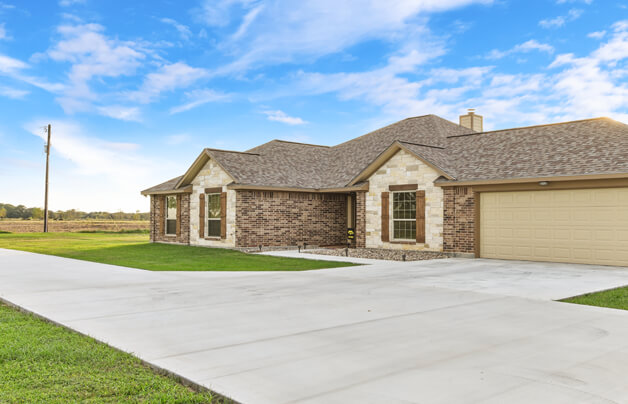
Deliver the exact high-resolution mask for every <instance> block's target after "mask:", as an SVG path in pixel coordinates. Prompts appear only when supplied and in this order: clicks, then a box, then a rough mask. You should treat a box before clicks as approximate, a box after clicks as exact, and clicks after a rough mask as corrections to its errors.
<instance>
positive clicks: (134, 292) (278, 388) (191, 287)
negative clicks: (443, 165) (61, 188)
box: [0, 250, 628, 404]
mask: <svg viewBox="0 0 628 404" xmlns="http://www.w3.org/2000/svg"><path fill="white" fill-rule="evenodd" d="M626 284H628V269H626V268H623V269H622V268H611V267H593V266H578V265H563V264H545V263H543V264H542V263H523V262H509V261H490V260H435V261H423V262H407V263H387V264H375V265H370V266H363V267H353V268H339V269H328V270H318V271H308V272H292V273H290V272H259V273H255V272H223V273H221V272H198V273H194V272H187V273H186V272H150V271H142V270H135V269H129V268H121V267H115V266H109V265H103V264H95V263H88V262H83V261H76V260H69V259H64V258H59V257H51V256H43V255H37V254H30V253H24V252H18V251H10V250H0V297H2V298H3V299H6V300H8V301H11V302H13V303H15V304H17V305H20V306H22V307H24V308H26V309H28V310H31V311H34V312H36V313H38V314H41V315H43V316H45V317H47V318H50V319H52V320H54V321H56V322H59V323H62V324H64V325H66V326H69V327H71V328H73V329H76V330H78V331H80V332H83V333H86V334H89V335H92V336H94V337H95V338H98V339H99V340H102V341H105V342H107V343H109V344H111V345H113V346H116V347H118V348H120V349H123V350H125V351H128V352H133V353H135V354H136V355H137V356H139V357H141V358H142V359H144V360H146V361H148V362H150V363H153V364H155V365H157V366H160V367H163V368H167V369H169V370H171V371H173V372H175V373H177V374H180V375H182V376H184V377H186V378H188V379H190V380H192V381H194V382H197V383H199V384H202V385H205V386H207V387H209V388H211V389H213V390H215V391H217V392H219V393H222V394H224V395H226V396H229V397H232V398H234V399H235V400H238V401H240V402H243V403H273V404H276V403H277V404H278V403H296V402H299V403H343V404H344V403H378V404H381V403H452V402H453V403H480V402H481V403H504V402H507V403H530V402H543V403H610V402H617V403H620V402H628V383H626V374H628V312H625V311H620V310H611V309H602V308H594V307H587V306H578V305H571V304H565V303H559V302H554V301H552V300H551V299H557V298H562V297H567V296H570V295H576V294H581V293H584V292H588V291H593V290H600V289H608V288H612V287H618V286H622V285H626Z"/></svg>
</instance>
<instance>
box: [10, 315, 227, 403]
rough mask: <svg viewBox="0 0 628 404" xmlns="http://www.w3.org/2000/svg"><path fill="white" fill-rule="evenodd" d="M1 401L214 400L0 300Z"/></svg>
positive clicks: (208, 394) (218, 400) (94, 342)
mask: <svg viewBox="0 0 628 404" xmlns="http://www.w3.org/2000/svg"><path fill="white" fill-rule="evenodd" d="M0 386H1V388H0V402H1V403H51V404H52V403H76V402H87V403H140V402H145V403H164V404H165V403H212V402H213V403H219V402H224V401H222V399H218V398H216V399H214V400H213V401H212V396H211V394H210V393H208V392H196V391H193V390H191V389H189V388H187V387H185V386H183V385H181V384H179V383H178V382H177V381H176V380H174V379H173V378H170V377H168V376H163V375H158V374H156V373H155V372H153V371H152V370H151V369H150V368H148V367H147V366H145V365H143V364H142V363H141V362H140V360H139V359H137V358H135V357H133V356H132V355H129V354H126V353H123V352H121V351H118V350H116V349H114V348H111V347H109V346H107V345H105V344H102V343H100V342H98V341H96V340H94V339H92V338H89V337H85V336H83V335H80V334H77V333H75V332H72V331H70V330H67V329H65V328H62V327H59V326H56V325H53V324H50V323H48V322H46V321H43V320H40V319H38V318H37V317H35V316H33V315H30V314H25V313H22V312H19V311H17V310H16V309H14V308H11V307H8V306H6V305H3V304H1V303H0Z"/></svg>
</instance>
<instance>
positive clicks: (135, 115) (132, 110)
mask: <svg viewBox="0 0 628 404" xmlns="http://www.w3.org/2000/svg"><path fill="white" fill-rule="evenodd" d="M97 110H98V112H99V113H100V114H101V115H104V116H108V117H110V118H114V119H119V120H121V121H136V122H140V121H141V120H142V119H141V116H140V109H139V108H138V107H125V106H122V105H109V106H101V107H97Z"/></svg>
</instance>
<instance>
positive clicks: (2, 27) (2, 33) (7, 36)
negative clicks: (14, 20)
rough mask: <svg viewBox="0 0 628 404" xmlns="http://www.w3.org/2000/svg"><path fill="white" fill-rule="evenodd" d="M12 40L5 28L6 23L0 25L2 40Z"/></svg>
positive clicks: (0, 37) (0, 38)
mask: <svg viewBox="0 0 628 404" xmlns="http://www.w3.org/2000/svg"><path fill="white" fill-rule="evenodd" d="M7 39H11V37H10V36H9V35H8V34H7V30H6V28H5V25H4V23H2V24H0V40H7Z"/></svg>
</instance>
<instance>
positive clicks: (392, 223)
mask: <svg viewBox="0 0 628 404" xmlns="http://www.w3.org/2000/svg"><path fill="white" fill-rule="evenodd" d="M396 194H412V195H413V199H412V201H414V218H410V219H398V218H395V195H396ZM389 217H390V227H391V228H390V234H391V236H392V237H391V240H392V241H402V242H407V241H415V242H416V231H417V229H416V221H417V220H416V191H405V190H404V191H392V192H391V198H390V213H389ZM395 222H412V223H414V237H412V238H398V237H395Z"/></svg>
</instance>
